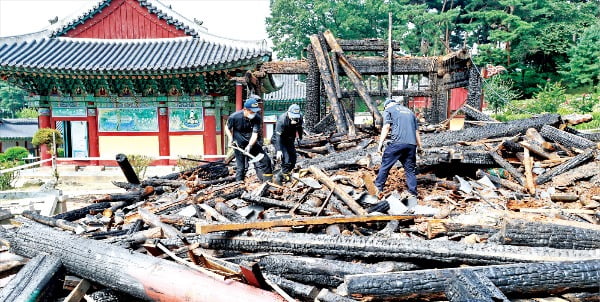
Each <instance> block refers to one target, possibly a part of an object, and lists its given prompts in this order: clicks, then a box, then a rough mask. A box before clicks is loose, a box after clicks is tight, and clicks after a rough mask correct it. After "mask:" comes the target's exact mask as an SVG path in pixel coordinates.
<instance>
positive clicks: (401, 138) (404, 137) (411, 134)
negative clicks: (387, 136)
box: [383, 104, 419, 146]
mask: <svg viewBox="0 0 600 302" xmlns="http://www.w3.org/2000/svg"><path fill="white" fill-rule="evenodd" d="M383 124H384V125H385V124H391V129H390V130H391V131H390V132H391V133H392V142H393V143H400V144H410V145H415V146H416V145H417V134H416V131H417V129H418V127H419V123H418V122H417V117H416V116H415V114H414V113H413V112H412V111H410V109H408V108H406V107H404V106H402V105H400V104H396V105H393V106H391V107H389V108H388V109H386V110H385V111H384V112H383Z"/></svg>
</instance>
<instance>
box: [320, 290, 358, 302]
mask: <svg viewBox="0 0 600 302" xmlns="http://www.w3.org/2000/svg"><path fill="white" fill-rule="evenodd" d="M354 301H357V300H354V299H350V298H348V297H344V296H340V295H338V294H336V293H332V292H331V291H329V290H328V289H326V288H324V289H322V290H321V291H320V292H319V295H318V296H317V298H315V302H354Z"/></svg>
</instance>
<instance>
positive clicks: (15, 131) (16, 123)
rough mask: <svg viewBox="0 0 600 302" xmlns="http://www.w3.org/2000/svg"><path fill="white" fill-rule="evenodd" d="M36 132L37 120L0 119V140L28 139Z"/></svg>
mask: <svg viewBox="0 0 600 302" xmlns="http://www.w3.org/2000/svg"><path fill="white" fill-rule="evenodd" d="M37 130H38V121H37V119H35V118H33V119H0V140H15V139H30V138H32V137H33V135H34V134H35V132H36V131H37Z"/></svg>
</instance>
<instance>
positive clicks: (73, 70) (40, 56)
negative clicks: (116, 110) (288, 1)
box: [0, 37, 271, 75]
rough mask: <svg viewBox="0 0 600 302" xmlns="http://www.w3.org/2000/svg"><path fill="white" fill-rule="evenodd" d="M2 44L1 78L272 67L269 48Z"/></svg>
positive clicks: (136, 42)
mask: <svg viewBox="0 0 600 302" xmlns="http://www.w3.org/2000/svg"><path fill="white" fill-rule="evenodd" d="M7 42H8V43H4V39H3V38H0V72H5V73H15V72H22V73H41V74H48V73H50V74H74V75H152V74H174V73H189V72H191V73H194V72H207V71H208V72H209V71H219V70H227V69H235V68H243V67H245V66H253V65H256V64H260V63H262V62H265V61H268V60H269V59H270V57H271V51H270V49H268V48H267V47H266V45H257V46H255V47H248V46H249V45H248V44H245V43H239V44H236V43H228V44H225V43H215V42H214V41H207V40H205V39H198V38H192V37H183V38H163V39H128V40H118V39H82V38H43V39H34V40H14V39H13V38H11V40H10V41H7Z"/></svg>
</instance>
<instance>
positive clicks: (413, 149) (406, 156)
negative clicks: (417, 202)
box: [375, 143, 417, 196]
mask: <svg viewBox="0 0 600 302" xmlns="http://www.w3.org/2000/svg"><path fill="white" fill-rule="evenodd" d="M398 160H399V161H400V163H402V166H403V167H404V174H405V175H406V185H407V187H408V192H410V193H411V194H413V195H415V196H417V175H416V174H417V173H416V172H417V164H416V162H417V146H415V145H410V144H399V143H391V144H389V145H388V146H387V147H386V148H385V151H383V157H382V158H381V167H380V168H379V173H377V178H376V179H375V186H376V187H377V188H378V189H379V190H380V191H383V186H384V185H385V182H386V180H387V178H388V175H389V173H390V169H391V168H392V167H393V166H394V164H396V161H398Z"/></svg>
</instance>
